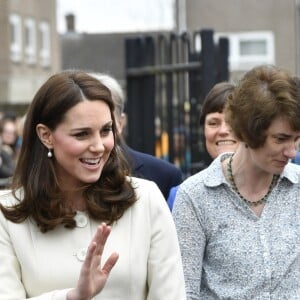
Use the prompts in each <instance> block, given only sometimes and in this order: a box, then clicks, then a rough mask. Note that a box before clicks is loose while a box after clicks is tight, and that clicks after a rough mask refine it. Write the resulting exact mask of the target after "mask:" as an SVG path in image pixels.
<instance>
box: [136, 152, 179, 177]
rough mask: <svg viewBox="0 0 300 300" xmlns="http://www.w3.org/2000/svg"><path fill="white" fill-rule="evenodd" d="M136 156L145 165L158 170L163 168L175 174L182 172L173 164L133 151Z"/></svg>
mask: <svg viewBox="0 0 300 300" xmlns="http://www.w3.org/2000/svg"><path fill="white" fill-rule="evenodd" d="M132 151H133V153H134V155H135V156H136V157H138V158H139V159H140V160H142V161H143V163H144V165H147V166H154V167H156V168H163V169H167V170H170V171H174V172H180V170H179V169H178V168H177V167H176V166H175V165H174V164H172V163H171V162H169V161H166V160H164V159H161V158H158V157H156V156H154V155H151V154H148V153H144V152H140V151H136V150H132Z"/></svg>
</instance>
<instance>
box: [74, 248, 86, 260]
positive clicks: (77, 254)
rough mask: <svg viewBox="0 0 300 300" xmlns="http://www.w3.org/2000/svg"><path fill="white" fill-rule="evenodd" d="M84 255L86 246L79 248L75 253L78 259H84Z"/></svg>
mask: <svg viewBox="0 0 300 300" xmlns="http://www.w3.org/2000/svg"><path fill="white" fill-rule="evenodd" d="M85 256H86V248H81V249H79V250H78V251H77V253H76V257H77V259H78V260H79V261H84V260H85Z"/></svg>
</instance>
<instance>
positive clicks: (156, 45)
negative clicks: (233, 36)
mask: <svg viewBox="0 0 300 300" xmlns="http://www.w3.org/2000/svg"><path fill="white" fill-rule="evenodd" d="M125 51H126V53H125V54H126V88H127V105H126V112H127V115H128V128H127V130H128V133H127V138H126V140H127V143H128V144H129V145H130V146H131V147H133V148H135V149H137V150H140V151H143V152H146V153H150V154H153V155H156V156H157V157H160V158H163V159H166V160H168V161H170V162H172V163H174V164H176V165H177V166H178V167H180V168H181V170H182V172H183V173H184V174H185V175H186V176H189V175H191V174H193V173H195V172H197V171H199V170H200V169H203V168H204V167H205V166H206V165H207V164H208V163H209V161H210V158H209V156H208V154H207V152H206V150H205V147H204V140H203V132H202V128H200V125H199V117H200V111H201V105H202V103H203V99H204V97H205V96H206V94H207V93H208V91H209V90H210V89H211V88H212V86H213V85H214V84H215V83H217V82H220V81H226V80H228V78H229V72H228V56H229V42H228V39H227V38H222V37H221V38H219V39H218V40H217V41H215V40H214V32H213V30H212V29H203V30H200V31H196V32H194V33H193V34H189V33H187V32H185V33H182V34H180V35H178V34H176V33H173V32H171V33H168V34H161V35H158V36H155V37H154V36H147V35H145V36H141V37H138V38H128V39H126V41H125Z"/></svg>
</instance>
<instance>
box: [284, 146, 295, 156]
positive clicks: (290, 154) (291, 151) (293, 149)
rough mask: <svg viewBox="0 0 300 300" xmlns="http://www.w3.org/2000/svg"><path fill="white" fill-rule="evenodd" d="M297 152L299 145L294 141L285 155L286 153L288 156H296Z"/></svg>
mask: <svg viewBox="0 0 300 300" xmlns="http://www.w3.org/2000/svg"><path fill="white" fill-rule="evenodd" d="M296 154H297V146H296V145H295V144H294V143H292V144H291V145H289V146H288V147H286V148H285V150H284V155H286V156H287V157H288V158H294V157H295V156H296Z"/></svg>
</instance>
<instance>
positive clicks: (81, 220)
mask: <svg viewBox="0 0 300 300" xmlns="http://www.w3.org/2000/svg"><path fill="white" fill-rule="evenodd" d="M74 219H75V221H76V226H77V227H81V228H82V227H85V226H86V225H87V223H88V218H87V217H86V216H85V215H84V214H81V213H77V214H76V216H75V217H74Z"/></svg>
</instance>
